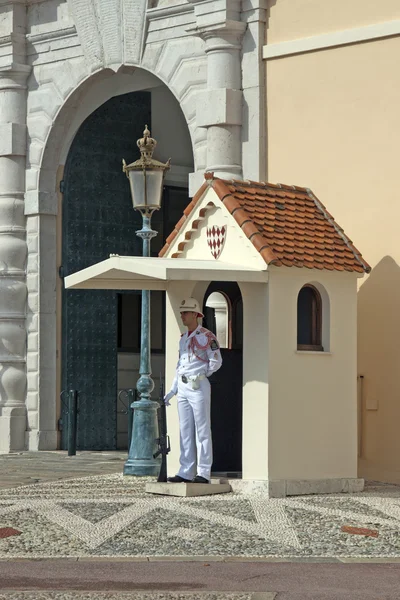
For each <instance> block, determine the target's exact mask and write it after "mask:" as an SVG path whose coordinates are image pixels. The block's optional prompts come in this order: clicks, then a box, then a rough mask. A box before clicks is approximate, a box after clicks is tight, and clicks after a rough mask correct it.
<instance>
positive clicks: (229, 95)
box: [196, 88, 242, 127]
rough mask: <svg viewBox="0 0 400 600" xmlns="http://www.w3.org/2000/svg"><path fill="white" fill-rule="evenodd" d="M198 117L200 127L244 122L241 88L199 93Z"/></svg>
mask: <svg viewBox="0 0 400 600" xmlns="http://www.w3.org/2000/svg"><path fill="white" fill-rule="evenodd" d="M196 117H197V125H198V126H199V127H209V126H210V125H240V124H241V123H242V92H241V90H229V89H226V88H221V89H218V90H205V91H203V92H199V93H198V94H197V101H196Z"/></svg>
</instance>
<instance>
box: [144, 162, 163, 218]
mask: <svg viewBox="0 0 400 600" xmlns="http://www.w3.org/2000/svg"><path fill="white" fill-rule="evenodd" d="M146 175H147V182H146V183H147V186H146V187H147V202H146V204H147V206H148V207H149V208H160V206H161V195H162V186H163V177H164V172H163V171H162V170H161V169H155V170H154V171H146Z"/></svg>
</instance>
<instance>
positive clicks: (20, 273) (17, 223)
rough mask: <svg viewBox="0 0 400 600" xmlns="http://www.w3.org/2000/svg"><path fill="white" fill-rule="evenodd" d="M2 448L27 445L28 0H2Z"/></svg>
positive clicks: (0, 432) (0, 276)
mask: <svg viewBox="0 0 400 600" xmlns="http://www.w3.org/2000/svg"><path fill="white" fill-rule="evenodd" d="M0 9H1V17H2V18H1V20H0V38H2V41H4V40H5V44H4V45H3V47H2V49H3V50H4V49H6V51H5V52H3V53H2V54H1V56H0V451H2V452H10V451H12V450H22V449H24V447H25V430H26V407H25V397H26V364H25V362H26V341H25V340H26V330H25V312H26V278H25V263H26V254H27V247H26V240H25V217H24V192H25V160H26V158H25V157H26V79H27V77H28V75H29V72H30V67H28V66H27V65H26V64H25V20H26V7H25V1H24V0H12V1H11V0H0Z"/></svg>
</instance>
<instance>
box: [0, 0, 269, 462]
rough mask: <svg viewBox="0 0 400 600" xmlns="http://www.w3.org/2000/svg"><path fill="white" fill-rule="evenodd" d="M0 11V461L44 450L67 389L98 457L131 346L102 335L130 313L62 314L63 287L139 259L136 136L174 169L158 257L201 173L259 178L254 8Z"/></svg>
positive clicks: (88, 301) (96, 301) (259, 33)
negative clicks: (151, 138)
mask: <svg viewBox="0 0 400 600" xmlns="http://www.w3.org/2000/svg"><path fill="white" fill-rule="evenodd" d="M0 11H1V13H0V14H1V17H2V18H1V20H0V40H1V41H0V92H1V93H0V102H1V105H0V140H1V141H0V197H1V207H2V208H1V244H2V263H1V265H2V266H1V272H0V285H1V294H0V296H1V300H0V303H1V306H0V329H1V332H2V335H1V339H2V348H1V355H0V362H1V363H2V374H1V386H2V391H1V404H0V450H1V451H3V452H4V451H5V452H8V451H11V450H18V449H22V448H28V449H30V450H44V449H48V450H50V449H55V448H57V447H59V446H60V443H61V444H62V439H61V441H60V433H59V425H60V423H59V419H60V417H62V416H63V404H62V403H61V402H60V399H59V398H60V394H61V392H62V391H63V389H69V388H70V387H71V386H72V387H75V388H79V391H80V392H81V399H82V406H81V409H82V410H81V413H80V418H81V425H82V426H83V424H84V422H85V423H86V425H85V426H84V427H83V429H85V427H86V432H85V434H82V436H83V437H82V439H81V440H80V442H79V443H80V447H81V448H90V447H92V449H96V448H97V449H100V448H101V447H103V448H107V447H108V448H113V447H116V446H118V441H117V437H118V436H116V428H118V424H117V421H118V413H116V411H115V405H116V387H118V386H119V387H127V386H126V385H125V384H126V383H127V381H126V378H128V379H129V385H134V380H133V379H132V377H133V374H132V373H130V371H132V364H133V363H134V361H135V360H137V352H136V353H135V349H136V348H135V343H134V340H133V341H132V338H133V337H134V334H135V332H131V333H132V335H131V337H130V341H129V342H128V345H127V346H126V348H125V349H127V350H131V356H128V355H129V352H124V353H118V348H119V344H120V343H121V344H122V343H123V342H120V340H119V339H116V334H115V332H116V330H117V329H118V330H119V331H118V334H119V338H121V339H123V338H124V336H125V337H127V336H128V337H129V335H128V334H129V323H131V322H132V319H133V318H134V316H135V315H132V310H134V309H132V308H131V309H129V310H130V311H131V312H130V314H129V316H128V317H127V318H126V319H125V322H124V323H121V319H120V316H119V315H120V314H121V311H122V312H123V311H124V306H125V305H126V304H129V305H130V306H131V305H134V304H135V302H132V303H129V302H128V303H127V301H126V300H127V299H126V297H125V298H122V297H119V298H116V297H114V298H113V299H110V298H108V297H103V298H102V297H100V296H99V295H97V296H95V297H92V298H89V297H85V298H79V299H76V300H73V299H72V297H71V296H68V294H67V293H66V292H65V290H64V289H63V278H64V277H65V275H67V274H68V273H69V272H72V271H74V270H77V269H79V268H82V267H83V266H88V265H89V264H92V263H93V262H96V261H97V260H99V259H101V258H104V257H106V256H108V254H109V253H111V252H120V253H121V254H123V253H125V254H130V253H132V254H135V253H139V252H140V249H139V248H138V246H137V240H136V238H135V228H137V227H136V225H137V223H136V222H135V218H134V216H133V210H132V208H131V207H129V203H130V200H129V191H128V186H127V182H126V179H125V178H124V177H123V175H122V174H121V161H122V158H126V159H127V160H128V159H129V161H131V160H133V159H135V158H137V148H136V139H137V138H138V137H140V135H141V133H142V131H143V127H144V125H145V124H146V123H148V124H149V126H151V129H152V131H153V133H154V135H156V137H157V139H158V142H159V152H158V153H157V158H159V159H160V160H163V159H167V158H168V157H169V156H171V158H172V164H173V168H172V169H171V171H170V173H169V176H168V179H167V180H166V195H167V196H168V197H169V199H170V202H169V204H170V207H171V209H170V211H167V213H166V214H163V215H162V216H160V217H159V221H158V222H155V223H156V224H157V225H158V227H157V228H158V230H159V231H160V236H159V241H158V245H159V247H161V246H162V244H163V242H164V240H165V237H166V236H167V235H168V233H169V231H168V227H172V226H173V225H174V223H175V222H176V221H177V218H176V215H175V214H173V211H174V210H178V211H182V210H183V208H184V206H185V205H186V204H187V202H188V200H189V195H192V194H193V193H194V191H195V190H196V189H197V187H199V185H200V184H199V182H200V181H202V180H203V174H204V171H205V170H206V169H209V170H212V171H214V172H215V173H216V174H220V175H221V176H227V177H235V178H239V179H240V178H242V176H243V172H246V174H247V176H248V177H251V178H253V179H263V177H264V169H265V156H264V155H265V140H264V137H263V127H262V126H261V123H260V119H259V115H260V113H262V112H263V111H262V107H263V106H264V94H265V85H264V72H263V65H262V62H261V61H260V56H261V52H262V47H263V43H264V33H265V32H264V28H265V20H266V10H265V6H263V3H262V2H258V1H253V0H252V1H248V2H240V1H239V0H229V2H228V1H227V0H226V1H224V0H218V1H216V2H214V1H191V2H187V1H159V2H154V1H151V2H148V1H147V0H123V1H122V2H121V1H120V0H89V1H87V0H85V1H83V0H68V1H65V0H47V1H44V2H42V1H41V2H36V0H34V1H33V2H31V1H28V2H26V1H25V0H1V2H0ZM129 154H130V156H129ZM166 204H167V205H168V198H166ZM178 218H179V217H178ZM153 249H154V251H155V252H156V251H157V245H156V244H154V245H153ZM161 302H162V300H160V304H161ZM105 306H108V307H109V309H107V310H106V309H105V308H104V307H105ZM129 310H128V312H129ZM159 312H162V310H161V308H160V311H159ZM116 315H117V316H116ZM158 318H159V326H158V327H155V328H154V330H155V331H157V329H158V330H161V328H162V317H160V316H159V317H158ZM136 329H137V328H136ZM136 333H137V332H136ZM154 344H155V346H156V347H157V350H158V355H157V357H156V366H155V369H157V368H160V370H161V369H162V366H163V363H162V341H161V342H160V343H159V344H158V345H157V341H155V342H154ZM117 360H118V362H119V365H117ZM118 372H119V374H120V376H121V378H122V379H121V381H117V379H118V375H117V373H118ZM156 372H157V371H156ZM124 377H125V381H124V380H123V379H124ZM78 382H79V383H78ZM88 398H91V401H89V400H88ZM99 398H105V399H106V400H104V402H102V401H100V400H99ZM107 398H108V399H107ZM100 405H101V406H100ZM84 407H86V408H84ZM104 423H107V425H106V426H105V425H104ZM81 429H82V428H81ZM100 429H102V430H101V431H100ZM61 437H62V436H61ZM121 443H122V442H121Z"/></svg>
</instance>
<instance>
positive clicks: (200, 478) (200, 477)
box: [193, 475, 210, 483]
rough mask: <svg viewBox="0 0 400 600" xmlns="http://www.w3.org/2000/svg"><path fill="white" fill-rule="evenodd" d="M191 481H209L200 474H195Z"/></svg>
mask: <svg viewBox="0 0 400 600" xmlns="http://www.w3.org/2000/svg"><path fill="white" fill-rule="evenodd" d="M193 483H210V482H209V481H208V479H206V478H205V477H202V476H201V475H196V477H195V478H194V479H193Z"/></svg>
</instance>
